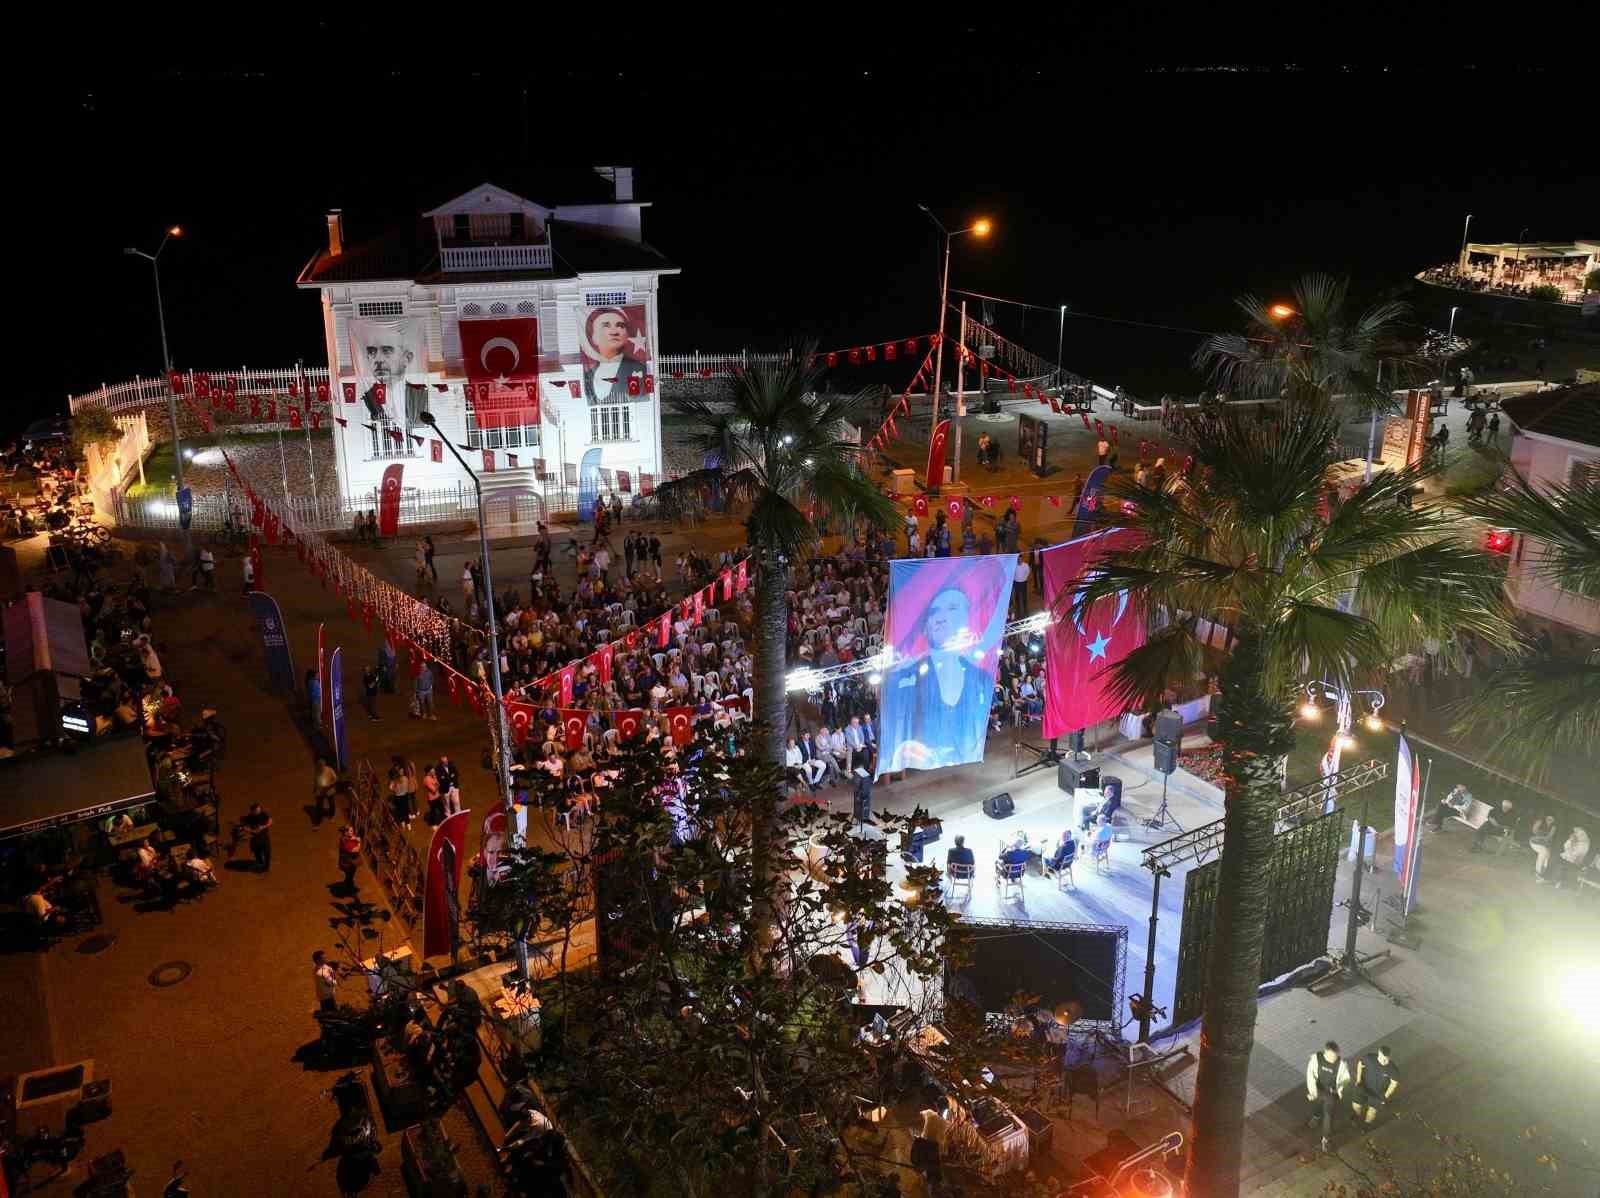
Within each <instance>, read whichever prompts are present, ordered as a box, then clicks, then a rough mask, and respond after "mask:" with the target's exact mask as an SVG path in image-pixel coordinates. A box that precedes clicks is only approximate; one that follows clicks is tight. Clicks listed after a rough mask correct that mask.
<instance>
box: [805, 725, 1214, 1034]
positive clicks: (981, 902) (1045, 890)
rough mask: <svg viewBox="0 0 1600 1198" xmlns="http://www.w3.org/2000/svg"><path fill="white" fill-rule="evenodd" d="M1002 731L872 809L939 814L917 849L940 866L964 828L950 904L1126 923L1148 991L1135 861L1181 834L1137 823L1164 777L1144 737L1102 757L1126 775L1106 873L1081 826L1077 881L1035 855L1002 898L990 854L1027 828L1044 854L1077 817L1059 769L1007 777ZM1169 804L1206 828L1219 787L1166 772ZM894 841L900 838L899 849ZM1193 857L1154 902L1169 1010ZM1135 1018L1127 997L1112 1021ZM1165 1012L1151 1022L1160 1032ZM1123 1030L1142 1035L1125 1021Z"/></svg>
mask: <svg viewBox="0 0 1600 1198" xmlns="http://www.w3.org/2000/svg"><path fill="white" fill-rule="evenodd" d="M1195 740H1196V738H1195V737H1194V736H1193V735H1192V734H1191V735H1190V736H1189V737H1186V738H1185V744H1186V747H1192V743H1193V742H1194V741H1195ZM1006 747H1009V746H1008V745H1007V743H1006V741H1005V740H1003V739H1002V737H1000V736H996V737H994V738H992V739H991V741H990V744H989V752H988V754H987V757H986V759H985V762H984V764H983V765H981V766H966V767H961V768H959V769H955V770H944V771H938V772H930V773H928V774H923V775H919V774H917V773H915V772H912V773H908V775H907V779H908V780H907V781H905V782H901V783H897V784H895V785H893V786H889V787H883V786H880V787H878V788H876V789H875V790H874V793H873V807H874V810H876V811H879V812H884V811H892V812H895V813H896V814H908V813H909V812H910V810H911V808H912V806H913V805H915V806H917V807H921V808H923V809H925V810H926V811H927V812H928V814H929V815H931V816H933V817H935V818H937V819H939V820H941V821H942V822H943V833H942V835H941V836H940V838H939V840H938V841H936V842H934V843H933V844H931V845H929V846H928V847H927V849H926V850H925V852H924V861H925V862H926V863H930V864H936V865H938V866H940V867H941V868H943V866H944V861H945V854H946V853H947V852H948V851H949V850H950V848H951V847H952V846H953V845H954V844H955V838H956V837H957V836H958V835H959V836H964V837H965V838H966V845H967V847H968V848H970V849H971V850H972V851H973V856H974V858H975V859H976V863H977V873H976V876H975V878H974V880H973V884H972V890H971V894H970V896H968V895H967V893H966V892H965V890H964V889H963V890H962V891H960V892H958V893H957V894H956V895H955V896H954V897H949V890H948V882H947V883H946V893H947V900H946V901H947V904H948V905H949V907H950V908H951V909H952V910H954V911H958V912H960V913H961V914H963V915H965V916H970V917H972V918H973V919H974V920H985V921H991V920H1005V921H1009V922H1015V923H1029V922H1037V923H1041V924H1061V923H1066V924H1101V925H1110V924H1118V925H1122V926H1124V927H1126V928H1127V929H1128V951H1127V970H1126V984H1125V987H1124V994H1125V996H1126V995H1132V994H1135V993H1139V992H1141V991H1143V989H1144V971H1145V961H1146V957H1147V946H1148V943H1149V929H1150V896H1151V892H1152V889H1153V881H1154V880H1153V878H1152V876H1151V874H1150V872H1149V871H1148V870H1146V869H1145V868H1144V867H1143V866H1142V865H1141V863H1140V862H1141V857H1142V854H1143V851H1144V850H1145V849H1146V848H1147V847H1148V846H1150V845H1151V844H1156V843H1159V842H1160V841H1163V840H1167V839H1169V838H1170V837H1172V836H1174V835H1176V834H1177V829H1176V828H1174V827H1173V826H1172V825H1171V824H1168V825H1167V826H1166V827H1165V828H1164V829H1162V830H1160V831H1157V830H1154V829H1151V828H1147V827H1145V825H1144V821H1145V820H1146V819H1147V818H1148V817H1149V816H1151V815H1153V814H1154V813H1155V811H1156V808H1157V807H1158V806H1159V805H1160V803H1161V791H1162V786H1161V776H1160V775H1159V774H1156V773H1155V772H1154V770H1153V768H1152V763H1151V750H1150V745H1149V743H1148V742H1143V743H1138V742H1136V743H1134V744H1124V745H1122V746H1121V747H1117V746H1112V751H1111V752H1110V753H1109V754H1103V755H1101V758H1102V759H1101V766H1102V775H1103V776H1104V775H1109V776H1115V777H1119V778H1121V779H1122V781H1123V807H1122V812H1123V815H1124V817H1125V818H1123V819H1121V820H1119V822H1118V823H1117V838H1116V840H1115V841H1114V842H1113V843H1112V845H1111V851H1110V868H1109V870H1108V871H1107V872H1105V873H1101V872H1100V871H1099V870H1097V869H1096V867H1095V864H1094V861H1093V859H1092V856H1091V854H1090V851H1089V844H1088V837H1085V836H1083V835H1082V834H1081V832H1080V833H1079V836H1078V856H1077V860H1076V862H1075V863H1074V865H1073V870H1072V873H1073V878H1072V883H1070V884H1066V885H1064V886H1062V887H1061V888H1059V889H1058V886H1057V882H1056V880H1055V879H1053V878H1049V877H1045V876H1043V875H1042V874H1041V873H1040V872H1039V866H1038V863H1037V862H1036V861H1035V862H1032V863H1030V865H1029V867H1028V870H1027V871H1026V873H1025V874H1024V877H1023V879H1022V897H1021V898H1020V899H1018V898H1016V897H1014V896H1013V897H1008V898H1004V899H1003V898H1002V897H1001V888H1000V886H999V885H998V884H997V883H996V881H995V877H994V861H995V857H996V856H997V854H998V852H999V848H1000V844H1001V842H1002V841H1004V840H1009V839H1010V838H1011V837H1013V836H1015V835H1016V833H1017V832H1019V831H1022V832H1026V833H1027V835H1028V840H1029V845H1030V847H1033V848H1037V847H1040V846H1041V845H1042V846H1043V847H1044V849H1045V851H1046V852H1049V851H1053V850H1054V847H1055V843H1056V841H1057V839H1058V838H1059V837H1060V835H1061V830H1062V829H1063V828H1064V827H1065V826H1066V825H1067V823H1068V822H1069V821H1070V820H1071V819H1072V812H1073V808H1074V802H1073V798H1072V796H1071V795H1068V794H1066V793H1065V792H1063V791H1062V790H1060V789H1059V788H1058V786H1057V781H1056V771H1055V769H1054V767H1050V768H1041V769H1038V770H1035V771H1034V772H1032V773H1030V774H1028V775H1026V776H1025V777H1022V778H1017V779H1011V778H1009V777H1008V776H1007V775H1009V773H1010V768H1011V766H1010V762H1011V754H1010V753H1009V752H1006V751H1004V749H1005V748H1006ZM1000 791H1007V792H1009V793H1010V795H1011V798H1012V801H1013V804H1014V810H1013V813H1012V814H1011V815H1009V816H1007V817H1006V818H1004V819H991V818H990V817H989V816H987V815H985V814H984V813H983V807H982V804H983V799H984V798H985V797H987V796H989V795H992V794H996V793H998V792H1000ZM843 794H844V792H843V791H842V790H841V791H837V792H835V798H834V800H833V802H834V806H835V809H837V810H843V809H844V803H845V800H844V798H843V797H842V796H843ZM1167 802H1168V807H1169V810H1170V812H1171V814H1172V815H1173V816H1175V817H1176V819H1177V820H1178V822H1179V823H1180V824H1181V825H1182V826H1183V828H1185V829H1192V828H1195V827H1197V826H1199V825H1202V824H1207V823H1210V822H1212V821H1213V820H1216V819H1219V818H1221V816H1222V810H1223V808H1222V795H1221V793H1220V792H1219V791H1218V790H1217V789H1216V788H1214V787H1211V786H1209V785H1207V784H1206V783H1204V782H1202V781H1200V780H1199V779H1198V778H1195V777H1194V776H1192V775H1190V774H1187V773H1185V772H1183V771H1181V770H1180V771H1179V772H1177V773H1175V774H1173V775H1172V777H1171V780H1170V782H1169V785H1168V788H1167ZM895 847H898V846H895ZM1194 864H1195V863H1194V862H1192V861H1191V862H1187V863H1178V864H1174V865H1173V866H1172V867H1171V869H1170V871H1169V876H1168V877H1166V878H1164V879H1162V883H1161V901H1160V909H1159V912H1158V918H1157V924H1156V972H1155V985H1154V987H1153V991H1154V999H1155V1002H1156V1005H1157V1006H1159V1007H1165V1008H1167V1009H1168V1011H1170V1010H1171V1006H1172V1001H1171V1000H1172V994H1173V988H1174V984H1175V981H1176V977H1177V965H1178V940H1179V934H1180V931H1181V927H1182V919H1183V888H1184V880H1185V877H1186V876H1187V874H1188V872H1189V869H1190V868H1192V866H1193V865H1194ZM890 869H891V876H893V877H899V876H901V874H902V872H903V866H902V865H901V864H900V861H899V857H898V855H897V854H895V855H892V856H891V864H890ZM1129 1018H1130V1013H1129V1010H1128V1006H1127V1002H1126V998H1124V1001H1123V1003H1122V1009H1121V1012H1120V1014H1119V1016H1118V1021H1119V1022H1123V1023H1125V1022H1126V1021H1127V1020H1128V1019H1129ZM1165 1024H1166V1019H1164V1018H1158V1019H1156V1020H1154V1021H1153V1027H1154V1028H1155V1029H1156V1030H1159V1029H1160V1028H1161V1027H1163V1026H1165ZM1127 1035H1128V1038H1130V1039H1132V1038H1133V1037H1134V1036H1136V1035H1137V1029H1136V1028H1130V1029H1129V1031H1128V1033H1127Z"/></svg>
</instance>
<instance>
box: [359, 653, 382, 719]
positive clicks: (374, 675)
mask: <svg viewBox="0 0 1600 1198" xmlns="http://www.w3.org/2000/svg"><path fill="white" fill-rule="evenodd" d="M380 681H381V680H380V679H379V677H378V667H377V666H368V667H367V668H366V669H364V670H362V671H361V706H363V707H365V708H366V709H367V719H369V720H377V719H379V718H380V717H379V715H378V686H379V683H380Z"/></svg>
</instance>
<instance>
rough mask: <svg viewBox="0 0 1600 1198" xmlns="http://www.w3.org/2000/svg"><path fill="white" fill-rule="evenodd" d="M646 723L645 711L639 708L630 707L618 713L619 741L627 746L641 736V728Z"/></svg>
mask: <svg viewBox="0 0 1600 1198" xmlns="http://www.w3.org/2000/svg"><path fill="white" fill-rule="evenodd" d="M643 722H644V710H643V709H642V708H639V707H629V708H627V709H626V710H624V711H619V712H617V739H618V740H620V741H622V743H623V744H627V742H628V741H630V740H632V739H633V738H634V737H635V736H638V735H639V727H640V725H641V724H642V723H643Z"/></svg>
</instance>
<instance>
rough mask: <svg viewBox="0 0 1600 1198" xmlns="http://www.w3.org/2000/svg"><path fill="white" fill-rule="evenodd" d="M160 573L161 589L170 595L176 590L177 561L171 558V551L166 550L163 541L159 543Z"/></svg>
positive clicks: (165, 544)
mask: <svg viewBox="0 0 1600 1198" xmlns="http://www.w3.org/2000/svg"><path fill="white" fill-rule="evenodd" d="M158 567H159V569H160V573H161V589H162V590H163V591H167V592H168V593H171V592H172V591H175V590H177V589H178V559H177V558H175V557H173V556H172V550H170V549H168V548H167V543H166V542H165V541H162V542H161V558H160V561H159V562H158Z"/></svg>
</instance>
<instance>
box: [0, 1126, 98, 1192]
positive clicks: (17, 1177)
mask: <svg viewBox="0 0 1600 1198" xmlns="http://www.w3.org/2000/svg"><path fill="white" fill-rule="evenodd" d="M82 1151H83V1133H82V1132H79V1131H68V1132H65V1133H63V1134H61V1135H57V1134H56V1133H55V1132H52V1131H51V1130H50V1129H49V1128H47V1127H41V1128H38V1129H37V1130H36V1131H35V1132H34V1133H33V1134H32V1135H31V1136H29V1137H27V1138H26V1139H24V1140H11V1141H9V1142H8V1143H6V1144H4V1145H0V1168H3V1169H4V1170H5V1180H6V1182H7V1184H8V1185H9V1186H10V1187H11V1191H12V1192H14V1193H26V1192H27V1189H28V1186H27V1181H28V1178H29V1177H30V1175H31V1173H32V1171H33V1167H34V1166H35V1165H39V1164H44V1165H48V1166H49V1167H50V1168H52V1169H53V1170H54V1171H55V1173H57V1174H59V1173H65V1172H66V1170H67V1166H68V1165H70V1164H71V1163H72V1162H73V1161H75V1160H76V1159H77V1158H78V1154H79V1153H81V1152H82Z"/></svg>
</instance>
